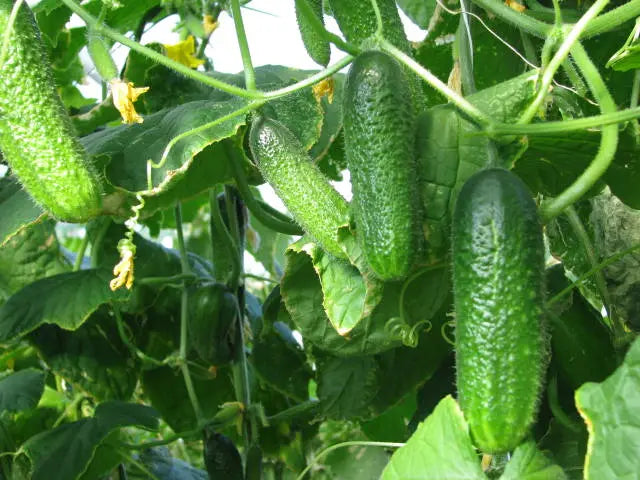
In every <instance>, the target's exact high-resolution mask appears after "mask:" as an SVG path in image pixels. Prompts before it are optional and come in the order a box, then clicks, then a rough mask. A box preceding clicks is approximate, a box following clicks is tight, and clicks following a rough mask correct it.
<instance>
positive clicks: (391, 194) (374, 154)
mask: <svg viewBox="0 0 640 480" xmlns="http://www.w3.org/2000/svg"><path fill="white" fill-rule="evenodd" d="M343 115H344V139H345V150H346V153H347V164H348V167H349V172H350V173H351V185H352V188H353V202H352V208H353V216H354V219H355V224H356V231H357V237H358V241H359V243H360V246H361V248H362V250H363V252H364V255H365V258H366V260H367V262H368V263H369V265H370V266H371V269H372V270H373V272H374V273H375V274H376V275H377V276H378V277H380V278H381V279H383V280H392V279H399V278H402V277H404V276H405V275H406V274H407V273H408V272H409V269H410V268H411V265H412V261H413V259H414V258H415V254H416V252H417V251H418V249H419V245H420V237H421V234H420V232H419V228H420V227H419V223H420V216H419V207H420V205H419V204H420V202H419V200H418V192H417V171H416V162H415V155H414V148H413V146H414V131H415V119H414V114H413V107H412V104H411V95H410V93H409V86H408V83H407V80H406V78H405V75H404V72H403V71H402V69H401V68H400V66H399V65H398V63H397V62H396V61H395V60H394V59H393V58H391V57H389V56H388V55H387V54H385V53H382V52H378V51H369V52H365V53H363V54H361V55H359V56H358V57H357V58H356V59H355V61H354V62H353V64H352V65H351V69H350V70H349V74H348V76H347V81H346V84H345V91H344V101H343Z"/></svg>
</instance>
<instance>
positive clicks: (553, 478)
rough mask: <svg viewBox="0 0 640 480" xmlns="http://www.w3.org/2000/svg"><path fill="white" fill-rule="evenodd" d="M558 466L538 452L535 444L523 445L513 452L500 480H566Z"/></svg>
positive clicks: (530, 442) (527, 443) (531, 442)
mask: <svg viewBox="0 0 640 480" xmlns="http://www.w3.org/2000/svg"><path fill="white" fill-rule="evenodd" d="M566 478H567V476H566V475H565V473H564V472H563V471H562V468H560V467H559V466H558V465H556V464H554V463H553V461H551V460H550V459H549V457H547V456H546V455H545V454H544V453H542V452H541V451H540V450H538V447H537V446H536V444H535V442H533V441H528V442H526V443H523V444H521V445H520V446H518V448H516V450H515V451H514V452H513V456H512V457H511V460H509V463H507V466H506V468H505V469H504V472H503V473H502V475H501V476H500V480H566Z"/></svg>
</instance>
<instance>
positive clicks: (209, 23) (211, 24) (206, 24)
mask: <svg viewBox="0 0 640 480" xmlns="http://www.w3.org/2000/svg"><path fill="white" fill-rule="evenodd" d="M202 28H203V29H204V34H205V35H206V36H207V37H208V36H209V35H211V34H212V33H213V32H214V31H215V29H216V28H218V22H217V21H216V19H215V18H213V17H212V16H211V15H205V16H204V20H203V21H202Z"/></svg>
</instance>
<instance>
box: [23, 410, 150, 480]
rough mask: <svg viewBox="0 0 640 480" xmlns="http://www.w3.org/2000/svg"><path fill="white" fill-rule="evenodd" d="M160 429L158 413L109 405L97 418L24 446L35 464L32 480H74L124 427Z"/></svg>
mask: <svg viewBox="0 0 640 480" xmlns="http://www.w3.org/2000/svg"><path fill="white" fill-rule="evenodd" d="M130 426H131V427H138V428H144V429H147V430H155V429H157V428H158V414H157V412H156V411H155V410H154V409H152V408H150V407H146V406H144V405H136V404H132V403H123V402H106V403H102V404H100V405H98V406H97V407H96V410H95V413H94V416H93V417H91V418H83V419H82V420H79V421H77V422H73V423H67V424H65V425H62V426H60V427H57V428H54V429H53V430H48V431H46V432H43V433H40V434H38V435H36V436H34V437H32V438H30V439H29V440H27V442H26V443H25V444H24V445H23V446H22V448H23V450H24V452H25V453H26V455H27V456H28V457H29V459H30V460H31V462H32V476H31V478H32V480H75V479H77V478H79V477H80V475H82V473H83V472H84V471H85V470H86V469H87V467H88V465H89V462H90V461H91V459H92V458H93V456H94V453H95V451H96V449H97V448H98V446H99V445H100V443H101V442H102V441H103V440H104V439H105V438H106V437H107V435H108V434H109V433H111V432H112V431H114V430H116V429H119V428H122V427H130Z"/></svg>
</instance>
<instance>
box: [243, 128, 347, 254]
mask: <svg viewBox="0 0 640 480" xmlns="http://www.w3.org/2000/svg"><path fill="white" fill-rule="evenodd" d="M249 145H250V148H251V153H252V154H253V158H254V160H255V161H256V163H257V165H258V168H259V169H260V171H261V172H262V175H263V177H264V179H265V180H266V181H267V182H268V183H269V184H270V185H271V186H272V187H273V189H274V190H275V191H276V193H277V194H278V196H279V197H280V198H281V199H282V201H283V202H284V204H285V205H286V207H287V208H288V209H289V212H291V215H292V216H293V218H294V219H295V220H296V222H298V223H299V224H300V226H301V227H302V229H303V230H304V231H305V232H307V234H309V236H310V237H311V238H313V239H314V240H315V241H316V242H318V245H320V246H321V247H322V248H323V249H324V250H326V251H327V252H329V253H330V254H331V255H333V256H335V257H338V258H343V259H346V258H347V257H346V254H345V253H344V252H343V250H342V248H341V247H340V244H339V243H338V228H339V227H341V226H343V225H347V224H348V223H349V206H348V204H347V202H346V200H345V199H344V198H342V196H341V195H340V194H339V193H338V192H337V191H336V190H335V189H334V188H333V187H332V186H331V184H330V183H329V181H328V180H327V178H326V177H325V176H324V175H323V174H322V172H320V170H319V169H318V167H316V165H315V164H314V163H313V162H312V160H311V159H310V158H309V155H307V152H306V151H305V149H304V148H303V146H302V145H301V143H300V141H299V140H298V139H297V138H296V137H295V136H294V135H293V133H291V132H290V131H289V129H287V127H285V126H284V125H283V124H281V123H280V122H277V121H276V120H272V119H269V118H265V117H258V118H257V119H256V120H255V121H254V122H253V123H252V125H251V131H250V133H249Z"/></svg>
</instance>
